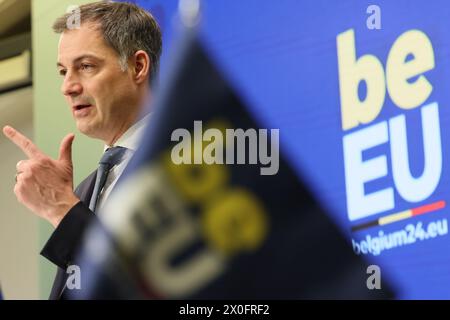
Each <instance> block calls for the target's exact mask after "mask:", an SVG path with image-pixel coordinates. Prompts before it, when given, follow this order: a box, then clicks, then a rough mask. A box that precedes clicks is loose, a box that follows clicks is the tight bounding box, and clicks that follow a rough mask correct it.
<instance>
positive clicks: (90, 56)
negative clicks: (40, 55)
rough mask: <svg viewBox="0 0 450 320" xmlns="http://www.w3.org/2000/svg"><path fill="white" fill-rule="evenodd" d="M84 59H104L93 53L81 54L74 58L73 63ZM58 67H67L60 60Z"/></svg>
mask: <svg viewBox="0 0 450 320" xmlns="http://www.w3.org/2000/svg"><path fill="white" fill-rule="evenodd" d="M83 59H94V60H100V61H102V60H103V59H101V58H100V57H97V56H94V55H92V54H83V55H82V56H79V57H78V58H76V59H74V60H73V63H74V64H76V63H77V62H79V61H81V60H83ZM56 67H63V68H65V66H64V65H63V64H62V63H61V62H59V61H58V62H57V63H56Z"/></svg>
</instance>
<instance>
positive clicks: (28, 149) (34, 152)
mask: <svg viewBox="0 0 450 320" xmlns="http://www.w3.org/2000/svg"><path fill="white" fill-rule="evenodd" d="M3 133H4V134H5V136H6V137H7V138H8V139H9V140H11V141H12V142H13V143H14V144H15V145H16V146H18V147H19V148H20V149H21V150H22V151H23V152H24V153H25V154H26V155H27V156H28V157H29V158H30V159H32V158H36V157H37V156H40V155H41V154H42V152H41V151H39V149H38V148H37V147H36V146H35V145H34V143H33V142H32V141H31V140H30V139H28V138H27V137H25V136H24V135H23V134H21V133H20V132H19V131H17V130H16V129H14V128H12V127H10V126H6V127H4V128H3Z"/></svg>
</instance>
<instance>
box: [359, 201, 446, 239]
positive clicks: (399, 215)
mask: <svg viewBox="0 0 450 320" xmlns="http://www.w3.org/2000/svg"><path fill="white" fill-rule="evenodd" d="M443 208H445V201H444V200H441V201H436V202H433V203H430V204H426V205H423V206H420V207H417V208H413V209H409V210H405V211H400V212H396V213H391V214H389V215H387V216H384V217H381V218H379V219H376V220H372V221H369V222H365V223H361V224H358V225H355V226H353V227H352V228H351V230H352V232H355V231H360V230H363V229H367V228H371V227H375V226H383V225H387V224H390V223H394V222H397V221H401V220H405V219H409V218H412V217H415V216H418V215H422V214H426V213H430V212H433V211H437V210H440V209H443Z"/></svg>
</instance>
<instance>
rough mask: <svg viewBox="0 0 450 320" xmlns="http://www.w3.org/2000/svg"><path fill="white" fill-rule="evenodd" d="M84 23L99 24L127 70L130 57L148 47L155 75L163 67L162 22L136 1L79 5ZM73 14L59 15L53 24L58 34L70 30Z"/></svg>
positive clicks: (122, 66) (146, 50)
mask: <svg viewBox="0 0 450 320" xmlns="http://www.w3.org/2000/svg"><path fill="white" fill-rule="evenodd" d="M77 13H79V14H80V18H81V24H83V23H86V22H93V23H98V26H99V29H100V31H101V32H102V34H103V38H104V39H105V41H106V42H107V43H108V44H109V45H110V46H111V47H112V48H113V49H114V50H115V51H116V52H117V54H118V55H119V62H120V65H121V68H122V70H123V71H125V70H126V69H127V68H128V59H129V58H131V57H132V56H133V55H134V54H135V53H136V52H137V51H138V50H144V51H145V52H146V53H147V54H148V55H149V57H150V62H151V66H150V68H151V76H152V78H153V77H155V76H156V74H157V73H158V70H159V58H160V56H161V52H162V36H161V30H160V28H159V26H158V23H157V22H156V20H155V19H154V18H153V16H152V15H151V14H150V13H149V12H147V11H145V10H143V9H141V8H140V7H138V6H136V5H135V4H132V3H127V2H110V1H108V2H105V1H99V2H93V3H88V4H85V5H82V6H80V7H79V8H77ZM71 15H72V13H66V14H64V15H63V16H61V17H59V18H58V19H57V20H56V21H55V23H54V24H53V30H54V31H55V32H56V33H63V32H64V31H66V30H68V29H69V26H68V20H69V19H70V18H71Z"/></svg>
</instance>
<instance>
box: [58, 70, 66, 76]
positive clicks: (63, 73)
mask: <svg viewBox="0 0 450 320" xmlns="http://www.w3.org/2000/svg"><path fill="white" fill-rule="evenodd" d="M66 73H67V71H66V70H59V75H60V76H63V77H64V76H65V75H66Z"/></svg>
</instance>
